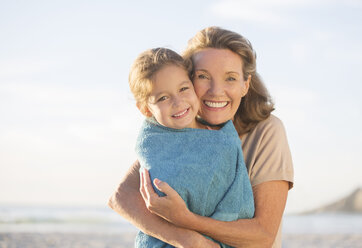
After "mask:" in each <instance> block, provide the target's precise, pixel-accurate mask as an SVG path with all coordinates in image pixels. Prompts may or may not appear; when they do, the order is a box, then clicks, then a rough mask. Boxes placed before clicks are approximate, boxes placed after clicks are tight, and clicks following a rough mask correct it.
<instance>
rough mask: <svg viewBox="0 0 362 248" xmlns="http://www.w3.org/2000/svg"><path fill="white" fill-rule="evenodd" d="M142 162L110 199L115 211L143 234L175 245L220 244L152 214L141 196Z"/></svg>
mask: <svg viewBox="0 0 362 248" xmlns="http://www.w3.org/2000/svg"><path fill="white" fill-rule="evenodd" d="M139 166H140V165H139V163H138V161H136V162H135V163H134V164H133V165H132V167H131V168H130V169H129V171H128V172H127V174H126V176H125V177H124V178H123V180H122V181H121V183H120V184H119V186H118V188H117V190H116V192H115V193H114V194H113V195H112V196H111V198H110V199H109V202H108V206H110V207H111V208H112V209H113V210H114V211H116V212H117V213H118V214H120V215H121V216H122V217H124V218H125V219H126V220H128V221H129V222H131V223H132V224H133V225H134V226H136V227H137V228H139V229H140V230H142V231H143V232H144V233H146V234H148V235H150V236H153V237H155V238H158V239H160V240H162V241H164V242H166V243H168V244H171V245H173V246H176V247H219V245H218V244H216V243H215V242H212V241H211V240H209V239H207V238H205V237H204V236H202V235H201V234H200V233H198V232H196V231H192V230H187V229H184V228H181V227H177V226H175V225H173V224H171V223H169V222H167V221H165V220H164V219H162V218H161V217H159V216H157V215H155V214H152V213H151V212H150V211H148V209H147V208H146V206H145V202H144V201H143V199H142V196H141V195H140V192H139V188H140V177H139Z"/></svg>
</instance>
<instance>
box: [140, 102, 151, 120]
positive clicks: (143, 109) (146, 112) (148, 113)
mask: <svg viewBox="0 0 362 248" xmlns="http://www.w3.org/2000/svg"><path fill="white" fill-rule="evenodd" d="M136 105H137V108H138V109H139V111H141V113H142V114H143V115H144V116H146V117H151V116H152V113H151V111H150V110H149V109H148V107H147V105H146V104H141V103H139V102H138V103H137V104H136Z"/></svg>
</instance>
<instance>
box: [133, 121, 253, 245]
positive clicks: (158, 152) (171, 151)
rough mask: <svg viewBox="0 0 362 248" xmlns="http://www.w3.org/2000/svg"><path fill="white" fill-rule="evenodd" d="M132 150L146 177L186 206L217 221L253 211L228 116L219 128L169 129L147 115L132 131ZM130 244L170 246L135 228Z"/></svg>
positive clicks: (249, 192) (241, 160)
mask: <svg viewBox="0 0 362 248" xmlns="http://www.w3.org/2000/svg"><path fill="white" fill-rule="evenodd" d="M136 152H137V155H138V159H139V161H140V164H141V168H146V169H148V170H149V172H150V176H151V180H152V181H153V179H154V178H158V179H160V180H162V181H165V182H167V183H168V184H169V185H170V186H171V187H172V188H173V189H175V190H176V191H177V192H178V193H179V195H180V196H181V197H182V199H183V200H184V201H185V202H186V204H187V206H188V208H189V209H190V211H192V212H194V213H196V214H198V215H202V216H209V217H212V218H214V219H218V220H223V221H232V220H236V219H240V218H243V219H245V218H252V217H253V216H254V200H253V194H252V189H251V185H250V181H249V178H248V174H247V171H246V167H245V163H244V158H243V153H242V150H241V141H240V139H239V137H238V134H237V132H236V130H235V128H234V125H233V123H232V122H231V121H228V122H227V123H225V124H224V126H223V127H222V128H221V129H220V130H206V129H192V128H185V129H171V128H167V127H164V126H161V125H159V124H158V123H157V122H156V121H155V120H154V119H147V120H145V122H144V123H143V126H142V129H141V132H140V134H139V136H138V139H137V144H136ZM154 189H155V191H156V192H157V193H158V194H159V195H161V196H162V195H164V194H163V193H162V192H160V191H158V190H157V189H156V188H155V187H154ZM220 245H221V247H229V246H227V245H225V244H220ZM136 247H143V248H144V247H172V246H170V245H168V244H166V243H164V242H162V241H160V240H158V239H155V238H153V237H151V236H148V235H146V234H144V233H142V232H139V234H138V235H137V238H136Z"/></svg>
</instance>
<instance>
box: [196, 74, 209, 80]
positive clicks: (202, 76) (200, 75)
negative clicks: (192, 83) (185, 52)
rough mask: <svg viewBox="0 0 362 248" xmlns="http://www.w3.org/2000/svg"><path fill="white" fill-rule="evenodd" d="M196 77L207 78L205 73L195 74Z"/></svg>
mask: <svg viewBox="0 0 362 248" xmlns="http://www.w3.org/2000/svg"><path fill="white" fill-rule="evenodd" d="M197 78H198V79H207V77H206V75H204V74H199V75H197Z"/></svg>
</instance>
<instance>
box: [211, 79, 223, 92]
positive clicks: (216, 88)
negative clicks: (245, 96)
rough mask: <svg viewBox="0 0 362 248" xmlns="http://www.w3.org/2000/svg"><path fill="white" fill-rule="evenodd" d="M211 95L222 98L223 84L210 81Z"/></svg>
mask: <svg viewBox="0 0 362 248" xmlns="http://www.w3.org/2000/svg"><path fill="white" fill-rule="evenodd" d="M208 91H209V94H210V95H213V96H220V95H222V94H223V93H224V88H223V84H222V83H221V82H220V81H218V80H214V79H213V80H210V87H209V90H208Z"/></svg>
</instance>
